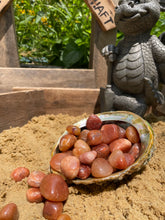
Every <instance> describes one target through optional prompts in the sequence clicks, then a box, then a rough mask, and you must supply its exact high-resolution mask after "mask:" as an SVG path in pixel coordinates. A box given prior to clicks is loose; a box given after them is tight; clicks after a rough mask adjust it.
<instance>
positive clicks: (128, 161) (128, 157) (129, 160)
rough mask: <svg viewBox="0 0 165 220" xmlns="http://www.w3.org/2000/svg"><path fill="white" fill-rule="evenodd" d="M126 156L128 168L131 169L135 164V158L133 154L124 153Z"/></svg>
mask: <svg viewBox="0 0 165 220" xmlns="http://www.w3.org/2000/svg"><path fill="white" fill-rule="evenodd" d="M124 156H125V159H126V161H127V167H129V166H130V165H132V164H133V163H134V162H135V158H134V157H133V156H132V155H131V154H129V153H124Z"/></svg>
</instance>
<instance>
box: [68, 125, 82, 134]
mask: <svg viewBox="0 0 165 220" xmlns="http://www.w3.org/2000/svg"><path fill="white" fill-rule="evenodd" d="M66 130H67V131H68V133H69V134H73V135H75V136H79V135H80V133H81V129H80V128H79V127H77V126H76V125H68V126H67V128H66Z"/></svg>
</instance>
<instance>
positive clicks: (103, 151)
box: [92, 144, 110, 158]
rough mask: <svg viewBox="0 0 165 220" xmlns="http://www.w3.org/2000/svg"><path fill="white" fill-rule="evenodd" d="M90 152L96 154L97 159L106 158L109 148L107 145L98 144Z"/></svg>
mask: <svg viewBox="0 0 165 220" xmlns="http://www.w3.org/2000/svg"><path fill="white" fill-rule="evenodd" d="M92 150H94V151H96V152H97V157H103V158H107V157H108V156H109V153H110V148H109V146H108V145H107V144H99V145H97V146H94V147H93V148H92Z"/></svg>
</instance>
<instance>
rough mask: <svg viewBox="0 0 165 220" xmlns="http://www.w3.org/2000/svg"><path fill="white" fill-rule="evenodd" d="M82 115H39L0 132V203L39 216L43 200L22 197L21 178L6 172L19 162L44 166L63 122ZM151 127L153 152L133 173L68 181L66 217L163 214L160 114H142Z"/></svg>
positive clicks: (164, 138)
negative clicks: (114, 179) (98, 181)
mask: <svg viewBox="0 0 165 220" xmlns="http://www.w3.org/2000/svg"><path fill="white" fill-rule="evenodd" d="M83 117H87V116H86V115H85V114H84V115H83V116H79V117H72V116H69V115H62V114H60V115H57V116H55V115H44V116H40V117H34V118H33V119H32V120H31V121H29V122H28V123H27V124H26V125H24V126H23V127H20V128H19V127H17V128H11V129H9V130H5V131H3V132H2V133H1V134H0V208H1V207H3V206H4V205H6V204H8V203H10V202H14V203H15V204H16V205H17V206H18V210H19V214H20V218H19V219H20V220H27V219H28V220H36V219H40V220H42V219H44V218H43V217H42V210H43V203H38V204H36V203H29V202H28V201H27V200H26V190H27V189H28V185H27V178H25V179H24V180H22V181H21V182H17V183H15V182H14V181H13V180H11V178H10V174H11V172H12V170H13V169H15V168H16V167H19V166H24V167H27V168H29V170H30V172H32V171H36V170H40V171H43V172H45V173H49V172H50V168H49V161H50V157H51V151H52V149H53V146H54V143H56V141H57V140H58V138H59V136H60V135H61V134H62V133H63V132H64V130H65V128H66V126H67V125H69V124H73V123H75V122H77V121H79V120H80V119H82V118H83ZM147 120H148V121H149V122H150V123H151V125H152V127H153V130H154V133H155V148H156V150H155V151H154V155H153V157H152V158H151V160H150V161H149V163H148V164H147V165H146V166H145V168H143V169H142V170H141V171H140V172H139V173H138V174H136V175H134V176H131V177H129V178H127V179H125V180H123V181H121V182H118V183H110V182H108V183H105V184H104V185H102V186H98V185H90V186H70V187H69V192H70V194H69V197H68V200H67V202H66V203H65V205H64V213H67V214H69V215H70V217H71V218H72V220H125V219H127V220H139V219H141V220H164V219H165V117H159V118H158V117H157V118H156V117H148V118H147Z"/></svg>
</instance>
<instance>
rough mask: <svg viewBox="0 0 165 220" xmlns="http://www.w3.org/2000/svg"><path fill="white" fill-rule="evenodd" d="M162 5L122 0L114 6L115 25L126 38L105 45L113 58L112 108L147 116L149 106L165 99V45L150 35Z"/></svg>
mask: <svg viewBox="0 0 165 220" xmlns="http://www.w3.org/2000/svg"><path fill="white" fill-rule="evenodd" d="M161 1H162V2H163V4H165V2H164V0H161ZM160 8H162V9H164V5H163V6H160V2H158V1H157V0H120V1H119V3H118V6H117V7H116V9H115V23H116V27H117V29H118V30H119V31H121V32H123V34H124V39H123V40H121V41H120V42H119V43H118V45H117V46H114V45H107V46H105V47H104V48H103V49H102V54H103V56H104V57H105V58H106V59H107V62H113V65H112V85H111V90H112V93H113V103H112V104H113V109H112V110H126V111H132V112H134V113H136V114H138V115H141V116H144V114H145V113H146V111H147V108H148V106H152V107H153V108H155V107H156V106H157V105H158V104H163V103H164V102H165V98H164V95H163V94H162V93H161V92H160V91H159V82H162V83H165V45H164V44H163V43H162V42H161V40H160V39H158V38H157V37H156V36H154V35H150V32H151V29H152V28H153V26H154V25H155V24H156V22H157V21H158V19H159V16H160ZM163 37H164V35H162V38H163Z"/></svg>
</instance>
